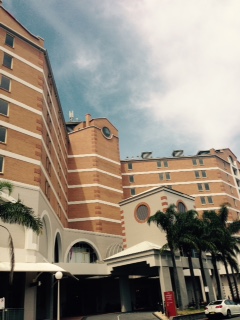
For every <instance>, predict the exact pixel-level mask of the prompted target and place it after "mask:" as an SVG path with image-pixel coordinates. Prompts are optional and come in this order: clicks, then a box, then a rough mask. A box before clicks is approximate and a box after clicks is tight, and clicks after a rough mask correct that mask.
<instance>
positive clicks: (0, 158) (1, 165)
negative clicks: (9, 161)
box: [0, 155, 5, 173]
mask: <svg viewBox="0 0 240 320" xmlns="http://www.w3.org/2000/svg"><path fill="white" fill-rule="evenodd" d="M4 162H5V159H4V156H1V155H0V173H3V172H4Z"/></svg>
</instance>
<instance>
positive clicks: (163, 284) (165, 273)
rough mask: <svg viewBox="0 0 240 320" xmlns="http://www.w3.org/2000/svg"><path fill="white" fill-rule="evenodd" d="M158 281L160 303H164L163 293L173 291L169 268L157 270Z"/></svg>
mask: <svg viewBox="0 0 240 320" xmlns="http://www.w3.org/2000/svg"><path fill="white" fill-rule="evenodd" d="M159 280H160V288H161V295H162V301H164V292H166V291H173V288H172V282H171V276H170V272H169V267H160V268H159Z"/></svg>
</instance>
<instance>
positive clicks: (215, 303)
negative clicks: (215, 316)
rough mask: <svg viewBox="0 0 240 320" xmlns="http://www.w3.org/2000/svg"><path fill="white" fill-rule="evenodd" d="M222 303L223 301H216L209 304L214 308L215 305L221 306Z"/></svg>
mask: <svg viewBox="0 0 240 320" xmlns="http://www.w3.org/2000/svg"><path fill="white" fill-rule="evenodd" d="M221 303H222V300H216V301H212V302H210V303H209V305H210V306H213V305H217V304H221Z"/></svg>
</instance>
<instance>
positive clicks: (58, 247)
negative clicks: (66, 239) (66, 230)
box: [53, 230, 62, 263]
mask: <svg viewBox="0 0 240 320" xmlns="http://www.w3.org/2000/svg"><path fill="white" fill-rule="evenodd" d="M53 261H54V262H55V263H58V262H62V239H61V235H60V232H59V231H58V230H57V232H56V235H55V240H54V252H53Z"/></svg>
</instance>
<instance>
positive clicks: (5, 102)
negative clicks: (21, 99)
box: [0, 99, 9, 116]
mask: <svg viewBox="0 0 240 320" xmlns="http://www.w3.org/2000/svg"><path fill="white" fill-rule="evenodd" d="M0 101H1V102H2V103H3V105H2V107H3V109H4V108H6V109H7V112H6V113H4V112H1V106H0V114H1V115H4V116H8V112H9V102H8V101H6V100H4V99H0Z"/></svg>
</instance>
